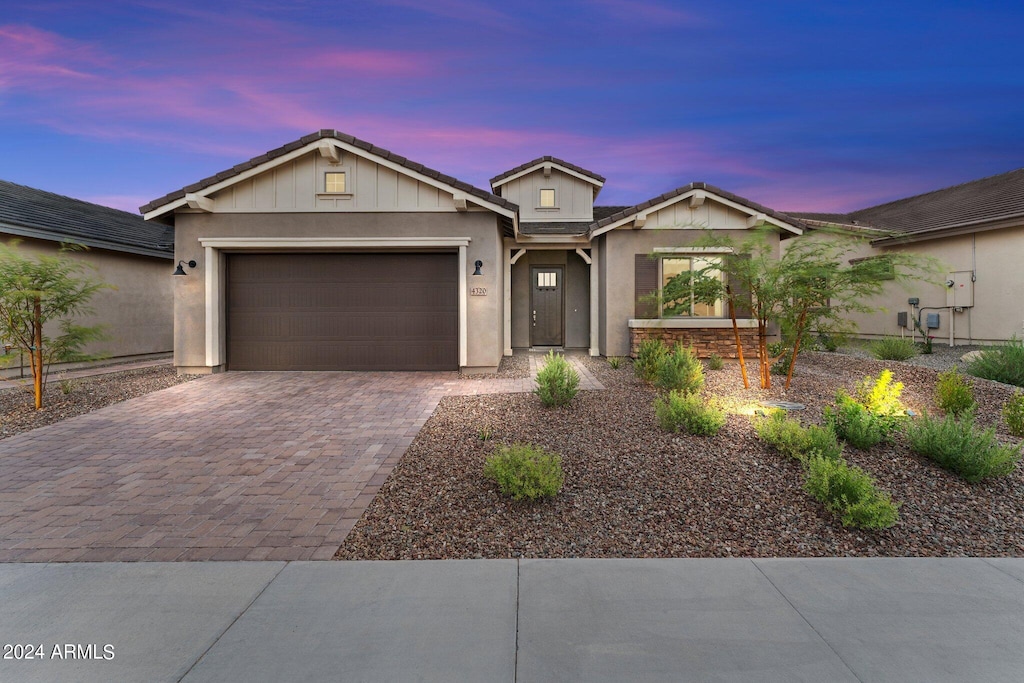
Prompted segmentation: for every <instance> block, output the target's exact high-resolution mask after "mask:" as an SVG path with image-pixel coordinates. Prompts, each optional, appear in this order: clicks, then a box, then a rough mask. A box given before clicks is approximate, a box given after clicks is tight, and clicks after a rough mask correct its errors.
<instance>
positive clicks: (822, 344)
mask: <svg viewBox="0 0 1024 683" xmlns="http://www.w3.org/2000/svg"><path fill="white" fill-rule="evenodd" d="M841 345H842V339H841V338H840V337H839V336H837V335H834V334H819V335H818V348H821V349H824V350H825V351H828V352H829V353H835V352H836V351H838V350H839V347H840V346H841Z"/></svg>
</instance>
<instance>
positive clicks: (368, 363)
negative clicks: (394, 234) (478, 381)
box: [227, 254, 459, 370]
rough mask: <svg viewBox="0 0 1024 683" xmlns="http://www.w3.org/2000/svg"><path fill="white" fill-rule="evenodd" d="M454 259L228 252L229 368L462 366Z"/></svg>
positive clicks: (456, 269) (372, 368)
mask: <svg viewBox="0 0 1024 683" xmlns="http://www.w3.org/2000/svg"><path fill="white" fill-rule="evenodd" d="M458 330H459V300H458V257H457V255H456V254H231V255H229V256H228V300H227V340H228V341H227V347H228V348H227V352H228V358H227V360H228V368H229V369H232V370H453V369H457V368H458Z"/></svg>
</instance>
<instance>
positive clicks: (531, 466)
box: [484, 443, 565, 500]
mask: <svg viewBox="0 0 1024 683" xmlns="http://www.w3.org/2000/svg"><path fill="white" fill-rule="evenodd" d="M484 476H485V477H487V478H488V479H491V480H493V481H494V482H496V483H497V484H498V489H499V490H500V491H501V492H502V493H503V494H504V495H506V496H511V497H512V498H513V499H514V500H536V499H538V498H550V497H553V496H555V495H556V494H557V493H558V492H559V491H560V490H561V488H562V484H563V483H564V481H565V475H564V474H563V473H562V458H561V456H560V455H558V454H557V453H549V452H548V451H545V450H544V449H543V448H539V447H537V446H532V445H530V444H518V443H517V444H512V445H511V446H501V447H500V448H499V449H498V451H497V452H496V453H494V454H493V455H491V456H490V457H489V458H487V460H486V462H485V463H484Z"/></svg>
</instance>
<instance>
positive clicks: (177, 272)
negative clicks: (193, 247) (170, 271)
mask: <svg viewBox="0 0 1024 683" xmlns="http://www.w3.org/2000/svg"><path fill="white" fill-rule="evenodd" d="M183 263H185V261H178V267H177V268H175V270H174V274H175V275H188V273H186V272H185V269H184V268H182V267H181V265H182V264H183ZM188 267H189V268H195V267H196V262H195V261H189V262H188Z"/></svg>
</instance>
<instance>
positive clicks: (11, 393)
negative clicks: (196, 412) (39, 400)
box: [0, 366, 198, 439]
mask: <svg viewBox="0 0 1024 683" xmlns="http://www.w3.org/2000/svg"><path fill="white" fill-rule="evenodd" d="M197 376H198V375H182V376H179V375H178V374H177V373H176V372H175V370H174V368H172V367H170V366H157V367H150V368H140V369H138V370H125V371H122V372H112V373H109V374H105V375H96V376H93V377H82V378H79V379H69V380H65V381H64V382H61V381H60V379H59V378H54V377H51V378H50V381H49V382H48V383H47V386H46V389H45V390H44V394H43V409H42V410H36V409H35V408H34V407H33V403H32V394H31V387H28V388H23V387H18V386H12V385H10V384H7V383H0V439H6V438H7V437H9V436H14V435H15V434H20V433H21V432H27V431H28V430H30V429H36V428H37V427H44V426H46V425H50V424H53V423H55V422H60V421H61V420H66V419H68V418H69V417H75V416H76V415H84V414H85V413H89V412H92V411H93V410H97V409H99V408H104V407H106V406H109V405H112V404H114V403H120V402H121V401H127V400H128V399H130V398H136V397H138V396H142V395H143V394H148V393H149V392H151V391H157V390H158V389H166V388H167V387H171V386H174V385H175V384H181V383H182V382H188V381H189V380H192V379H195V378H196V377H197ZM65 390H66V391H67V393H65Z"/></svg>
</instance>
